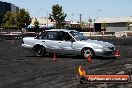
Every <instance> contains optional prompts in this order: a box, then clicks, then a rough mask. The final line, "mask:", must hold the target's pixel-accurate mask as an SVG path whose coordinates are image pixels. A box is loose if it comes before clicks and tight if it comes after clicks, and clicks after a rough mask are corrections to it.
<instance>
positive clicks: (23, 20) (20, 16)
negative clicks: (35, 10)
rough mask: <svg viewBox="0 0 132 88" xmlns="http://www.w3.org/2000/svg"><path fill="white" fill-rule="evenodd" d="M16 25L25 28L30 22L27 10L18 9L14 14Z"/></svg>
mask: <svg viewBox="0 0 132 88" xmlns="http://www.w3.org/2000/svg"><path fill="white" fill-rule="evenodd" d="M16 21H17V26H18V27H19V28H26V27H27V26H28V25H30V23H31V17H30V15H29V12H28V11H26V10H25V9H20V10H19V12H18V13H17V16H16Z"/></svg>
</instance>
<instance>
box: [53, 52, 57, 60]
mask: <svg viewBox="0 0 132 88" xmlns="http://www.w3.org/2000/svg"><path fill="white" fill-rule="evenodd" d="M56 60H57V59H56V54H55V52H54V57H53V61H56Z"/></svg>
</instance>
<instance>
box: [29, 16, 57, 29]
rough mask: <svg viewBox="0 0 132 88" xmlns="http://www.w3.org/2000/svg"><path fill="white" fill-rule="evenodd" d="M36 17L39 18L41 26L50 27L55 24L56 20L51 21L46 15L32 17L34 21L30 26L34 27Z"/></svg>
mask: <svg viewBox="0 0 132 88" xmlns="http://www.w3.org/2000/svg"><path fill="white" fill-rule="evenodd" d="M35 19H37V21H38V22H39V27H40V28H50V27H53V26H54V24H55V22H51V20H49V19H47V18H46V17H41V18H32V22H31V24H30V25H29V26H28V28H34V22H35Z"/></svg>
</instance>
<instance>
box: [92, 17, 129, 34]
mask: <svg viewBox="0 0 132 88" xmlns="http://www.w3.org/2000/svg"><path fill="white" fill-rule="evenodd" d="M103 23H105V24H106V25H107V28H106V31H112V32H118V31H130V30H132V28H131V27H132V17H124V18H100V19H97V20H96V21H95V22H94V27H95V31H101V29H102V28H101V25H102V24H103Z"/></svg>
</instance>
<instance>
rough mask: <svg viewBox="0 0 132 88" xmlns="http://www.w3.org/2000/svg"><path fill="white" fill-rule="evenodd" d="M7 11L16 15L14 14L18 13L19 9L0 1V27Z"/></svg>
mask: <svg viewBox="0 0 132 88" xmlns="http://www.w3.org/2000/svg"><path fill="white" fill-rule="evenodd" d="M7 11H11V12H14V13H16V12H18V11H19V7H17V6H15V5H14V4H12V3H7V2H2V1H0V25H1V22H2V18H3V16H4V14H5V13H6V12H7Z"/></svg>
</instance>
